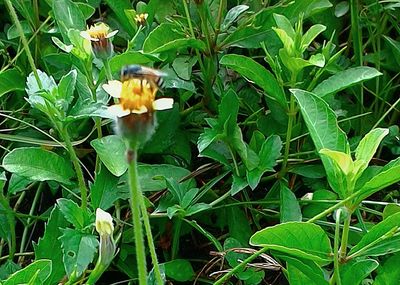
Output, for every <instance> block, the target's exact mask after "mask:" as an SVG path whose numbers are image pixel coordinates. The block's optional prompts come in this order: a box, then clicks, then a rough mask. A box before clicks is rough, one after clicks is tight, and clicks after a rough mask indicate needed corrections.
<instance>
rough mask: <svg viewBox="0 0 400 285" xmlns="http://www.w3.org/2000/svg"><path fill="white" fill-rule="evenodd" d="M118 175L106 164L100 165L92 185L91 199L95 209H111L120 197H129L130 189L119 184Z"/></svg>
mask: <svg viewBox="0 0 400 285" xmlns="http://www.w3.org/2000/svg"><path fill="white" fill-rule="evenodd" d="M118 180H119V179H118V177H116V176H114V175H112V174H111V173H110V172H109V171H108V170H107V168H106V167H104V165H102V166H101V167H100V171H99V173H98V174H97V175H96V178H95V180H94V183H93V184H92V185H91V187H90V193H91V196H90V198H91V199H90V201H91V203H92V207H93V209H97V208H101V209H103V210H107V209H109V208H110V207H111V206H113V204H114V202H115V201H116V200H118V199H128V197H130V195H129V191H125V189H123V188H122V187H119V186H118Z"/></svg>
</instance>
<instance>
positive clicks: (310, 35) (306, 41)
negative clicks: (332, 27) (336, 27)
mask: <svg viewBox="0 0 400 285" xmlns="http://www.w3.org/2000/svg"><path fill="white" fill-rule="evenodd" d="M325 30H326V27H325V26H324V25H321V24H316V25H313V26H311V27H310V28H309V29H308V30H307V32H306V33H305V34H304V35H303V37H302V39H301V51H302V52H304V51H305V50H306V49H307V48H308V46H309V45H311V43H312V42H313V40H314V39H315V38H316V37H317V36H318V35H319V34H320V33H322V32H323V31H325Z"/></svg>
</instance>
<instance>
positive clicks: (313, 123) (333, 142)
mask: <svg viewBox="0 0 400 285" xmlns="http://www.w3.org/2000/svg"><path fill="white" fill-rule="evenodd" d="M290 92H292V94H293V95H294V96H295V97H296V99H297V102H298V104H299V106H300V111H301V114H302V115H303V118H304V121H305V122H306V125H307V128H308V130H309V132H310V136H311V138H312V140H313V142H314V145H315V147H316V150H317V151H320V150H321V149H323V148H327V149H330V150H334V151H340V152H343V153H349V145H348V142H347V137H346V134H345V133H344V132H343V131H342V130H341V129H340V128H339V125H338V122H337V119H336V115H335V113H334V112H333V110H332V109H331V108H330V107H329V106H328V104H327V103H326V102H325V101H324V100H323V99H321V98H320V97H318V96H316V95H314V94H313V93H310V92H307V91H303V90H299V89H291V90H290ZM321 159H322V162H323V164H324V167H325V171H326V173H327V176H328V182H329V184H330V185H331V187H332V189H333V190H334V191H335V192H337V193H338V194H340V195H341V197H344V195H345V192H346V189H344V188H343V185H341V184H340V182H341V181H344V179H345V178H344V177H343V174H342V173H341V172H338V171H336V168H335V165H334V164H333V162H332V161H331V160H330V159H329V158H327V157H324V156H322V157H321Z"/></svg>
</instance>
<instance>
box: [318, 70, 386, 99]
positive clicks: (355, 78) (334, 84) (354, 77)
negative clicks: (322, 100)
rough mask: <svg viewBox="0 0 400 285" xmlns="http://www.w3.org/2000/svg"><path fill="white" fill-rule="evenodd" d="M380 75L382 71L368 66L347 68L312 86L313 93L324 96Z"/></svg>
mask: <svg viewBox="0 0 400 285" xmlns="http://www.w3.org/2000/svg"><path fill="white" fill-rule="evenodd" d="M380 75H382V73H380V72H379V71H378V70H376V69H375V68H372V67H368V66H359V67H353V68H349V69H346V70H344V71H341V72H338V73H336V74H334V75H332V76H331V77H329V78H328V79H325V80H324V81H322V82H321V83H320V84H318V85H317V86H316V87H315V88H314V90H313V93H314V94H315V95H317V96H318V97H324V96H327V95H329V94H335V93H337V92H339V91H341V90H343V89H346V88H348V87H350V86H353V85H356V84H358V83H361V82H363V81H366V80H369V79H372V78H375V77H377V76H380Z"/></svg>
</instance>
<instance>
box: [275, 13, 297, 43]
mask: <svg viewBox="0 0 400 285" xmlns="http://www.w3.org/2000/svg"><path fill="white" fill-rule="evenodd" d="M273 16H274V20H275V22H276V25H277V26H278V28H279V29H280V30H282V31H284V32H285V33H286V35H287V36H288V37H289V38H290V39H291V40H294V38H295V37H296V32H295V30H294V29H293V27H292V23H290V21H289V19H288V18H286V17H285V16H283V15H279V14H273ZM275 32H276V33H277V34H278V36H279V33H278V32H277V31H275ZM280 38H281V37H280ZM281 40H282V38H281ZM292 42H293V41H292Z"/></svg>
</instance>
